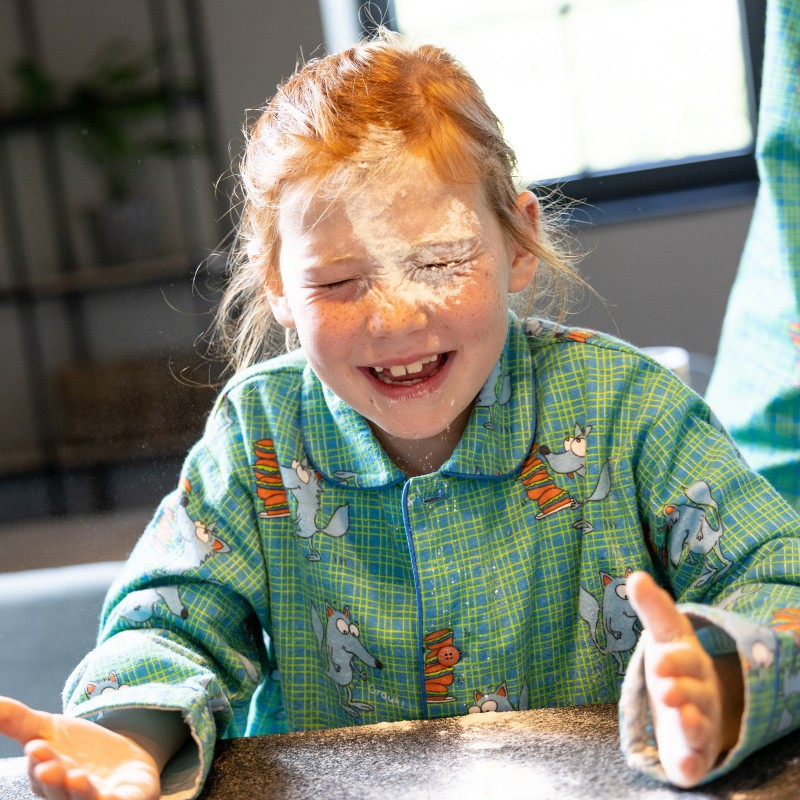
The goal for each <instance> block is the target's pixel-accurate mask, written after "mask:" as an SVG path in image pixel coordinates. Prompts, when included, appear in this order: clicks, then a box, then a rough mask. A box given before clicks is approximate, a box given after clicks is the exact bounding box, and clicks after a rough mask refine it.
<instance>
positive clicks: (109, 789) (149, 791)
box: [0, 698, 160, 800]
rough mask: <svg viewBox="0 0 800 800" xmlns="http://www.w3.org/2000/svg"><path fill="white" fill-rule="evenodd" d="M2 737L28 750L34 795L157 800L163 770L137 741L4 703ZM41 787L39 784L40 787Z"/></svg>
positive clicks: (0, 705) (83, 722)
mask: <svg viewBox="0 0 800 800" xmlns="http://www.w3.org/2000/svg"><path fill="white" fill-rule="evenodd" d="M0 733H2V734H4V735H6V736H10V737H11V738H12V739H16V740H17V741H18V742H19V743H20V744H23V745H27V747H26V752H27V754H28V758H29V761H30V763H31V766H34V767H35V768H36V772H35V775H34V777H33V778H32V781H31V783H32V786H33V788H34V790H35V791H36V792H37V793H38V794H41V795H42V796H43V797H48V796H50V794H51V793H52V796H53V797H67V798H69V797H70V796H71V795H72V793H74V794H75V796H80V797H81V798H84V797H86V798H91V797H94V798H97V800H155V798H157V797H158V796H159V793H160V784H159V777H158V769H157V767H156V764H155V762H154V761H153V759H152V758H151V757H150V756H149V755H148V754H147V753H146V752H145V751H144V750H143V749H142V748H141V747H139V746H138V745H137V744H136V743H135V742H133V741H131V740H130V739H128V738H126V737H124V736H120V735H119V734H116V733H114V732H112V731H109V730H106V729H105V728H102V727H101V726H100V725H95V724H94V723H92V722H87V721H86V720H81V719H74V718H71V717H64V716H61V715H60V714H48V713H45V712H41V711H34V710H33V709H30V708H28V707H27V706H24V705H23V704H21V703H18V702H16V701H15V700H10V699H6V698H2V699H0ZM37 784H38V785H37Z"/></svg>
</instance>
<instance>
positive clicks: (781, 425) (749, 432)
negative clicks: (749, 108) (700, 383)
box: [706, 0, 800, 510]
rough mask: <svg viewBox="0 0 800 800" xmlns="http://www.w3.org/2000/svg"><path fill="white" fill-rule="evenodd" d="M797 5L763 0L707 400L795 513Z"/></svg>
mask: <svg viewBox="0 0 800 800" xmlns="http://www.w3.org/2000/svg"><path fill="white" fill-rule="evenodd" d="M799 70H800V2H798V1H797V0H770V2H769V3H768V4H767V37H766V46H765V54H764V73H763V85H762V90H761V107H760V117H759V128H758V138H757V142H756V158H757V163H758V170H759V177H760V179H761V183H760V187H759V192H758V197H757V200H756V206H755V212H754V215H753V220H752V224H751V228H750V231H749V234H748V238H747V242H746V244H745V249H744V253H743V255H742V260H741V263H740V265H739V273H738V275H737V277H736V282H735V284H734V287H733V290H732V292H731V297H730V300H729V303H728V309H727V312H726V316H725V323H724V326H723V330H722V337H721V340H720V345H719V350H718V353H717V359H716V364H715V368H714V372H713V374H712V376H711V380H710V383H709V387H708V391H707V394H706V398H707V400H708V402H709V403H710V404H711V407H712V408H713V409H714V410H715V412H716V413H717V414H718V415H719V418H720V419H721V420H722V421H723V422H724V424H725V425H726V427H727V428H728V430H729V431H730V432H731V435H732V436H733V437H734V439H735V440H736V442H737V444H738V445H739V447H740V449H741V451H742V453H743V455H744V456H745V458H746V459H747V461H748V462H749V463H750V465H751V466H752V467H753V468H754V469H756V470H758V471H759V472H761V473H762V474H763V475H765V476H766V477H767V478H768V479H769V480H770V481H771V482H772V484H773V485H774V486H775V488H776V489H777V490H778V491H779V492H781V493H782V494H783V496H784V497H785V498H786V500H788V502H789V503H790V504H792V505H793V506H794V507H795V508H796V509H798V510H800V71H799Z"/></svg>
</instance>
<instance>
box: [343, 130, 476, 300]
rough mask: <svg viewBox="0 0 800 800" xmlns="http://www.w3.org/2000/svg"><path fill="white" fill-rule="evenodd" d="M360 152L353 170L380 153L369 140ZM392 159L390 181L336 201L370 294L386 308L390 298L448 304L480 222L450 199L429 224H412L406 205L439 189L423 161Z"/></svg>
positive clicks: (422, 219) (422, 220) (422, 218)
mask: <svg viewBox="0 0 800 800" xmlns="http://www.w3.org/2000/svg"><path fill="white" fill-rule="evenodd" d="M380 144H385V143H382V142H381V143H380ZM364 148H365V150H364V153H362V151H359V153H358V154H357V155H356V157H355V159H354V160H355V161H356V163H357V164H358V166H359V169H361V164H362V163H365V162H368V159H367V158H366V157H362V155H365V154H369V155H370V156H371V155H374V152H375V151H376V150H380V149H381V147H380V145H376V144H375V143H373V142H371V141H369V140H368V141H367V143H365V145H364ZM394 159H395V161H394V162H393V168H392V169H391V179H389V180H385V181H381V182H377V181H375V180H370V181H368V184H367V186H366V187H362V188H361V189H359V190H358V191H347V192H346V193H345V195H344V197H343V198H342V200H343V205H344V211H345V214H346V216H347V220H348V221H349V223H350V226H351V228H352V231H353V238H354V239H355V241H356V242H358V244H360V245H361V246H362V247H363V248H364V250H365V251H366V255H367V257H368V258H369V260H370V262H371V264H372V265H373V267H374V272H373V275H374V279H373V281H372V286H371V290H372V291H373V292H376V293H377V294H378V296H379V297H383V298H384V299H385V300H386V302H389V298H393V299H395V300H401V301H403V302H405V303H413V304H416V305H420V306H424V307H438V306H442V305H444V304H451V303H452V302H454V301H457V295H458V292H459V290H460V287H459V282H458V281H457V280H455V277H456V274H463V272H465V271H468V270H469V264H470V262H471V261H473V260H474V257H475V255H476V251H477V250H478V249H479V243H480V240H481V223H480V219H479V217H478V215H477V214H476V213H475V211H474V210H472V209H470V208H469V207H467V206H466V205H465V204H464V203H463V202H462V201H461V200H460V199H459V198H458V197H456V196H455V195H450V196H449V197H446V198H445V199H444V202H443V206H442V208H441V213H437V215H436V217H435V218H434V219H430V217H428V216H427V215H426V214H425V212H423V211H422V210H420V211H418V212H416V214H417V218H416V219H414V212H413V211H412V212H410V214H409V211H408V203H409V202H410V201H411V200H413V198H414V197H415V196H424V195H425V194H427V193H430V192H432V191H434V188H436V187H441V183H440V182H439V181H438V180H437V179H436V175H435V173H434V171H433V169H432V167H431V166H430V164H429V163H428V162H426V161H425V160H424V159H422V158H418V157H415V156H409V155H407V154H403V153H402V152H400V153H398V152H397V151H395V154H394ZM398 203H402V204H403V208H404V216H403V219H404V221H405V223H406V224H405V225H404V232H405V233H406V234H407V235H403V232H401V231H400V230H399V228H398V226H397V223H396V216H397V215H396V213H395V212H396V204H398ZM409 233H410V235H408V234H409Z"/></svg>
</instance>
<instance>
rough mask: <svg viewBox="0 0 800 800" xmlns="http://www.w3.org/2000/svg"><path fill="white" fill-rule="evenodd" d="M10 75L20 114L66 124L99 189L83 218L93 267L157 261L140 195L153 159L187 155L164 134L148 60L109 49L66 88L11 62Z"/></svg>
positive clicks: (152, 224) (148, 209)
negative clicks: (47, 115)
mask: <svg viewBox="0 0 800 800" xmlns="http://www.w3.org/2000/svg"><path fill="white" fill-rule="evenodd" d="M14 73H15V75H16V77H17V79H18V81H19V82H20V83H21V85H22V87H23V102H22V107H23V108H25V109H27V110H29V111H31V112H33V113H37V112H46V111H51V112H52V111H53V110H56V111H58V112H60V113H61V115H63V116H65V117H66V118H67V119H68V120H69V121H70V122H71V123H72V125H71V127H72V131H71V135H72V140H73V143H74V144H75V146H76V148H77V149H78V150H79V152H80V153H81V154H82V156H83V158H84V159H85V161H86V163H88V164H91V165H92V167H93V168H94V170H95V171H96V173H97V175H98V177H99V178H100V180H101V182H102V185H103V189H104V191H103V195H104V198H103V202H102V203H101V204H100V205H99V206H97V207H96V208H93V209H91V210H90V212H89V215H88V217H89V223H90V226H91V231H92V236H93V240H94V242H95V245H96V250H97V257H98V261H100V263H109V264H111V263H120V262H124V261H131V260H137V259H144V258H149V257H153V256H155V255H157V254H158V253H159V251H160V239H161V235H160V234H161V224H160V223H161V214H160V210H159V208H158V205H157V202H156V200H155V199H154V198H153V197H151V196H150V195H149V194H147V193H146V192H145V191H144V189H143V187H144V185H145V184H146V178H147V176H148V175H149V173H150V168H151V167H152V159H153V158H154V157H158V156H164V155H169V154H174V153H178V152H184V151H186V150H188V149H189V148H188V144H187V143H181V142H178V141H176V140H175V139H174V138H173V137H171V136H170V135H168V134H167V133H165V132H164V123H165V114H166V111H167V98H166V95H165V93H164V91H162V89H161V87H160V86H159V83H158V74H157V69H156V60H155V58H154V57H153V56H152V55H151V54H148V53H142V52H141V51H137V50H136V49H135V48H134V47H133V45H132V44H131V43H130V42H127V41H114V42H111V43H109V44H108V45H106V46H104V47H103V48H102V49H101V50H100V51H98V53H97V55H96V56H95V57H94V58H93V59H92V62H91V64H90V67H89V69H88V71H87V73H86V74H85V75H84V76H83V77H81V78H80V79H78V80H77V81H76V82H75V83H74V84H72V85H71V86H68V87H65V88H61V87H59V86H58V84H57V82H56V81H55V79H53V78H52V77H51V76H50V75H49V74H48V73H47V72H46V71H45V70H44V68H42V67H41V65H39V64H36V63H35V62H31V61H29V60H23V61H20V62H17V64H16V65H15V66H14Z"/></svg>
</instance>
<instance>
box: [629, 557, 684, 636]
mask: <svg viewBox="0 0 800 800" xmlns="http://www.w3.org/2000/svg"><path fill="white" fill-rule="evenodd" d="M625 584H626V587H627V590H628V599H629V600H630V602H631V605H632V606H633V610H634V611H635V612H636V613H637V615H638V616H639V621H640V622H641V623H642V625H643V626H644V627H645V628H647V629H648V630H649V631H650V637H651V638H652V639H653V640H654V641H656V642H672V641H675V640H677V639H682V638H684V637H687V636H691V637H693V636H694V629H693V628H692V623H691V622H689V620H688V619H687V618H686V617H685V616H684V615H683V614H681V612H680V611H678V607H677V606H676V605H675V602H674V601H673V599H672V598H671V597H670V596H669V595H668V594H667V593H666V592H665V591H664V590H663V589H662V588H661V587H660V586H658V584H656V582H655V581H654V580H653V578H652V577H651V576H650V575H649V574H648V573H646V572H634V573H632V574H631V575H629V576H628V578H627V580H626V581H625Z"/></svg>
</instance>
